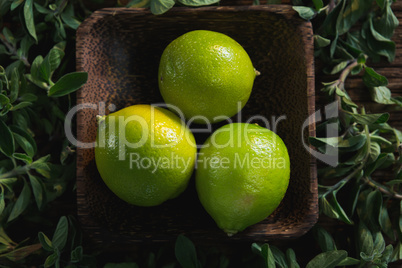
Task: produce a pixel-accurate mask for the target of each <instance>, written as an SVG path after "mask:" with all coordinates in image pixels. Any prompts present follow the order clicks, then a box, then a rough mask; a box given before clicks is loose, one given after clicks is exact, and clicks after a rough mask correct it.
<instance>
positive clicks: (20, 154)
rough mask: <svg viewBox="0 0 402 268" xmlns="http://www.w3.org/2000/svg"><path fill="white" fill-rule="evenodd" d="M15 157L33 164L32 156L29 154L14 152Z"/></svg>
mask: <svg viewBox="0 0 402 268" xmlns="http://www.w3.org/2000/svg"><path fill="white" fill-rule="evenodd" d="M13 158H15V159H16V160H20V161H23V162H24V163H25V164H31V163H32V157H30V156H29V155H27V154H22V153H13Z"/></svg>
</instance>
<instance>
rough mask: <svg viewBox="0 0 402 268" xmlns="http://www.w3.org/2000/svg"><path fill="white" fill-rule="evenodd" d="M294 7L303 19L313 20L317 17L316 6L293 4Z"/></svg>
mask: <svg viewBox="0 0 402 268" xmlns="http://www.w3.org/2000/svg"><path fill="white" fill-rule="evenodd" d="M292 8H293V9H294V10H295V11H296V12H297V13H298V14H299V16H300V17H301V18H302V19H305V20H311V19H312V18H314V17H315V15H316V12H315V10H314V8H311V7H305V6H292Z"/></svg>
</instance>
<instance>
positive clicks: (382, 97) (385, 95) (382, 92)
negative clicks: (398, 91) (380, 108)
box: [370, 86, 395, 104]
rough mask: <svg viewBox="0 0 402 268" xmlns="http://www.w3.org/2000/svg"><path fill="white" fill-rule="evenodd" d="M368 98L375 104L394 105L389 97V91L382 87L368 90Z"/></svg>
mask: <svg viewBox="0 0 402 268" xmlns="http://www.w3.org/2000/svg"><path fill="white" fill-rule="evenodd" d="M370 96H371V99H372V100H373V101H375V102H377V103H381V104H395V101H394V100H393V99H392V97H391V90H389V89H388V88H387V87H384V86H380V87H372V88H370Z"/></svg>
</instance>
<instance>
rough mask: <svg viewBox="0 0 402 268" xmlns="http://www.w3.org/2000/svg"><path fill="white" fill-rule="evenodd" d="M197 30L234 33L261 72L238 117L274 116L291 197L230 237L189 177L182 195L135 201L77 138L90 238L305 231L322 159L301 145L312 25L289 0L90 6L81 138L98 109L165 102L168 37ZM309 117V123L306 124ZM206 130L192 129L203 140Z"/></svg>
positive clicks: (91, 128)
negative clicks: (162, 81)
mask: <svg viewBox="0 0 402 268" xmlns="http://www.w3.org/2000/svg"><path fill="white" fill-rule="evenodd" d="M195 29H205V30H213V31H217V32H221V33H224V34H227V35H229V36H231V37H232V38H233V39H235V40H236V41H237V42H239V43H240V44H241V45H242V46H243V47H244V48H245V50H246V51H247V52H248V54H249V55H250V58H251V60H252V62H253V64H254V66H255V68H256V69H258V70H259V71H260V72H261V75H260V76H259V77H257V79H256V81H255V84H254V88H253V91H252V94H251V97H250V100H249V101H248V103H247V105H246V106H245V108H244V109H243V111H242V113H241V117H242V118H238V116H235V117H234V118H233V119H234V120H235V121H243V122H245V121H247V120H248V119H249V118H250V117H252V116H254V115H261V116H263V117H265V118H267V119H268V120H270V121H271V123H272V122H274V121H276V123H277V127H276V132H277V134H278V135H279V136H281V137H282V139H283V140H284V142H285V143H286V145H287V147H288V150H289V154H290V159H291V178H290V184H289V188H288V191H287V193H286V196H285V198H284V199H283V201H282V203H281V205H280V206H279V207H278V208H277V209H276V211H275V212H274V213H273V214H272V215H271V216H269V217H268V218H267V219H265V220H264V221H262V222H260V223H258V224H255V225H253V226H251V227H249V228H247V229H246V230H245V231H243V232H241V233H239V234H236V235H234V236H233V237H230V238H229V237H227V236H226V234H224V232H223V231H221V230H220V229H218V227H217V226H216V224H215V222H214V221H213V220H212V218H211V217H210V216H209V215H208V214H207V213H206V212H205V210H204V209H203V207H202V206H201V204H200V202H199V200H198V197H197V193H196V191H195V187H194V179H193V178H192V180H191V182H190V184H189V186H188V188H187V189H186V191H185V192H184V193H183V194H181V195H180V196H179V197H178V198H176V199H173V200H169V201H167V202H165V203H164V204H162V205H160V206H157V207H151V208H143V207H136V206H132V205H129V204H127V203H125V202H124V201H122V200H120V199H119V198H117V197H116V196H115V195H114V194H113V193H112V192H111V191H110V190H109V189H108V188H107V187H106V186H105V184H104V183H103V181H102V179H101V178H100V176H99V174H98V172H97V169H96V165H95V160H94V149H93V148H83V147H85V146H82V144H79V147H78V148H77V156H78V160H77V202H78V216H79V220H80V221H81V223H82V225H83V228H84V230H85V231H86V232H87V233H88V235H89V236H90V237H91V238H92V239H93V240H94V241H98V242H105V241H107V242H109V243H110V242H115V241H117V242H119V243H123V242H133V241H144V240H148V241H149V240H150V241H166V240H173V239H175V238H176V236H177V235H178V234H185V235H187V236H189V237H190V238H192V239H196V240H209V241H215V242H216V241H236V240H242V241H245V240H246V241H268V240H274V239H286V238H296V237H298V236H301V235H303V234H304V233H305V232H307V231H308V230H309V229H310V228H311V227H312V226H313V225H314V223H315V222H316V220H317V214H318V205H317V179H316V164H315V161H314V159H313V158H312V157H311V156H310V154H309V152H308V150H306V149H305V147H304V146H303V139H304V140H306V138H307V137H308V136H309V135H310V136H313V135H314V133H315V124H314V122H312V121H309V120H308V115H310V114H312V113H313V112H314V69H313V68H314V67H313V41H312V28H311V24H310V23H309V22H306V21H304V20H302V19H300V18H298V16H297V15H296V14H295V12H294V11H293V10H292V8H291V7H290V6H285V5H272V6H268V5H266V6H236V7H234V6H226V7H203V8H184V7H178V8H173V9H171V10H170V11H169V12H167V13H166V14H164V15H159V16H155V15H153V14H151V13H150V12H149V11H148V10H146V9H127V8H107V9H103V10H99V11H96V12H94V13H93V14H92V15H91V16H90V17H89V18H88V19H87V20H85V21H84V22H83V23H82V24H81V26H80V27H79V29H78V31H77V69H78V70H79V71H85V72H88V77H89V78H88V82H87V83H86V85H85V86H84V87H82V88H81V89H80V90H79V91H78V93H77V102H78V104H79V105H80V106H79V109H78V113H77V140H78V141H80V142H81V143H86V145H87V147H93V146H91V144H92V143H93V142H94V141H95V137H96V130H97V126H96V118H95V117H96V115H97V114H99V113H100V114H102V113H104V112H106V114H107V113H109V112H110V109H112V108H116V109H121V108H123V107H126V106H129V105H133V104H140V103H146V104H155V103H162V102H163V100H162V97H161V95H160V93H159V89H158V83H157V73H158V65H159V60H160V57H161V54H162V52H163V50H164V48H165V47H166V46H167V45H168V44H169V43H170V42H171V41H172V40H174V39H175V38H177V37H178V36H180V35H182V34H184V33H186V32H188V31H191V30H195ZM211 97H213V96H211ZM306 120H307V121H306ZM304 122H306V124H308V127H305V129H303V123H304ZM220 125H221V124H216V125H215V126H214V128H217V127H219V126H220ZM271 126H272V125H271ZM208 135H209V134H208ZM205 138H206V137H205V135H204V136H201V135H196V139H197V141H198V142H203V140H204V139H205Z"/></svg>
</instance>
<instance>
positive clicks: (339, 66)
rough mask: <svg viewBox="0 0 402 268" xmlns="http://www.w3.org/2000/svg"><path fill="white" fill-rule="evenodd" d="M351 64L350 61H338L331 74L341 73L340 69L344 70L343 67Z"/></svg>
mask: <svg viewBox="0 0 402 268" xmlns="http://www.w3.org/2000/svg"><path fill="white" fill-rule="evenodd" d="M348 64H349V61H348V60H346V61H342V62H340V63H338V64H337V65H336V66H335V67H334V68H333V69H332V71H331V72H330V74H336V73H339V72H340V71H342V70H343V69H345V67H346V66H347V65H348Z"/></svg>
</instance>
